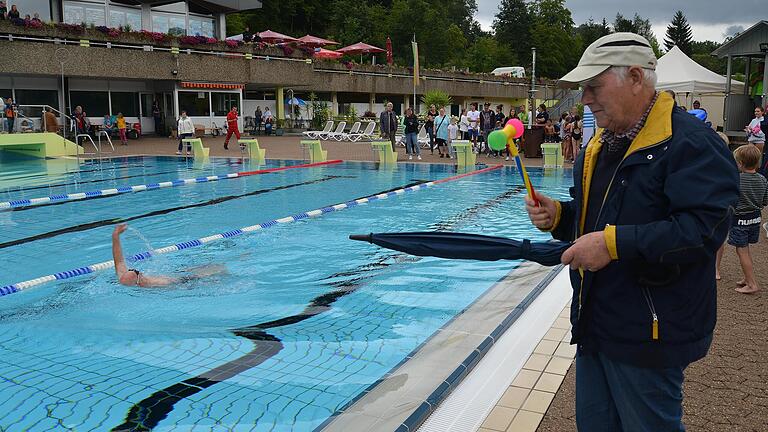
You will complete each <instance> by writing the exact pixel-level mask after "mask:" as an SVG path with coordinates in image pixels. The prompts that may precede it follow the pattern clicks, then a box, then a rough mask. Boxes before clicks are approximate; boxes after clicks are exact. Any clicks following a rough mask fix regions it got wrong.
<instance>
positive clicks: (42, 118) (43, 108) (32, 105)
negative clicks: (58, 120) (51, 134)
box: [19, 104, 74, 138]
mask: <svg viewBox="0 0 768 432" xmlns="http://www.w3.org/2000/svg"><path fill="white" fill-rule="evenodd" d="M19 108H41V109H42V111H41V115H40V119H41V123H42V128H41V130H43V131H47V130H48V122H47V120H46V119H45V110H46V109H50V110H51V111H53V112H55V113H57V114H58V116H57V117H64V118H65V119H66V120H69V121H70V123H73V122H74V119H73V118H72V117H70V116H68V115H66V114H64V113H63V112H61V111H59V110H58V109H56V108H54V107H52V106H50V105H34V104H30V105H19ZM35 118H37V117H35ZM66 120H65V122H66ZM61 130H62V134H63V136H64V138H66V133H67V126H66V124H63V125H61Z"/></svg>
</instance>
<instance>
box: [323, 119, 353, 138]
mask: <svg viewBox="0 0 768 432" xmlns="http://www.w3.org/2000/svg"><path fill="white" fill-rule="evenodd" d="M346 127H347V122H345V121H340V122H339V124H338V125H336V130H335V131H333V132H328V133H327V134H325V135H322V134H321V135H320V139H324V140H330V139H336V137H337V136H339V135H343V134H344V129H345V128H346Z"/></svg>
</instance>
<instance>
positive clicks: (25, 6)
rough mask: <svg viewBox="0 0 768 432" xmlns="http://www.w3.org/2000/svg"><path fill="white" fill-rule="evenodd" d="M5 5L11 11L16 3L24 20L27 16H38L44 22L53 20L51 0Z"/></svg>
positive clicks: (25, 0)
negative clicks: (12, 5)
mask: <svg viewBox="0 0 768 432" xmlns="http://www.w3.org/2000/svg"><path fill="white" fill-rule="evenodd" d="M5 3H6V5H7V6H8V9H9V10H10V9H11V4H12V3H16V4H17V7H18V9H19V13H20V14H21V17H22V18H24V15H27V14H29V16H31V17H33V16H35V14H38V15H39V16H40V19H41V20H43V21H50V20H51V6H50V3H49V0H23V1H6V2H5Z"/></svg>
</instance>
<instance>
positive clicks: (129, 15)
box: [109, 6, 141, 30]
mask: <svg viewBox="0 0 768 432" xmlns="http://www.w3.org/2000/svg"><path fill="white" fill-rule="evenodd" d="M109 26H110V27H114V28H118V27H130V28H131V29H132V30H141V10H140V9H131V8H126V7H120V6H110V7H109Z"/></svg>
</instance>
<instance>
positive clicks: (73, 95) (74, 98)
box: [69, 91, 109, 117]
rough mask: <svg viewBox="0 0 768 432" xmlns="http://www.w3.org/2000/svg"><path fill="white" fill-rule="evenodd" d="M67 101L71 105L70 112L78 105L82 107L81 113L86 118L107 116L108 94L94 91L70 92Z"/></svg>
mask: <svg viewBox="0 0 768 432" xmlns="http://www.w3.org/2000/svg"><path fill="white" fill-rule="evenodd" d="M69 100H70V102H71V103H72V110H73V111H74V109H75V107H77V106H78V105H79V106H81V107H83V111H85V113H86V114H88V117H101V116H103V115H105V114H109V93H107V92H95V91H71V92H69Z"/></svg>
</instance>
